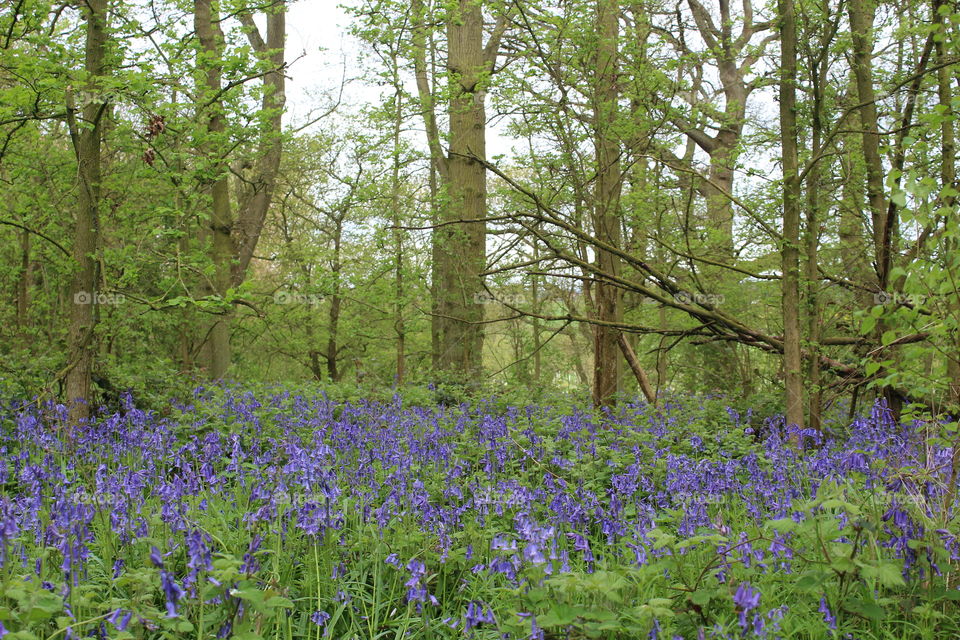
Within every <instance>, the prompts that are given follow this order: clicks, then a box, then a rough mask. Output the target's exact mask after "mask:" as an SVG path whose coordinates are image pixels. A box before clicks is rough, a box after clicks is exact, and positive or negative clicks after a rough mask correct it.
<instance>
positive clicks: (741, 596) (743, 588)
mask: <svg viewBox="0 0 960 640" xmlns="http://www.w3.org/2000/svg"><path fill="white" fill-rule="evenodd" d="M733 603H734V604H735V605H736V606H737V612H738V613H739V621H740V628H741V629H746V628H747V613H748V612H749V611H751V610H753V609H756V608H757V607H758V606H760V592H759V591H755V590H754V589H753V588H752V587H751V586H750V583H749V582H741V583H740V586H739V587H737V592H736V593H735V594H734V595H733Z"/></svg>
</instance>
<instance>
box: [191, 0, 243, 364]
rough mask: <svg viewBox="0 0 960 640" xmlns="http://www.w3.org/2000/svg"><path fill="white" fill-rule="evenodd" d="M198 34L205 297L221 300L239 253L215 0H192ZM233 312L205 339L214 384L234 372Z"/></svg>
mask: <svg viewBox="0 0 960 640" xmlns="http://www.w3.org/2000/svg"><path fill="white" fill-rule="evenodd" d="M193 6H194V14H193V19H194V30H195V31H196V34H197V39H198V40H199V41H200V49H199V50H198V52H197V68H198V71H200V73H201V80H202V83H203V92H202V93H201V96H202V97H201V99H203V97H208V99H209V106H208V107H207V110H206V112H205V113H201V114H198V117H200V118H201V120H202V121H203V122H204V125H203V126H204V129H205V131H204V137H205V138H206V145H205V146H206V147H207V156H206V159H207V161H208V162H209V163H210V173H211V174H212V177H211V178H210V179H209V182H208V183H207V184H206V185H205V190H206V191H207V192H208V193H209V194H210V198H211V206H210V213H209V216H208V218H207V226H206V229H204V235H206V236H207V238H208V239H209V241H210V258H211V261H212V262H213V264H214V275H213V278H212V281H211V282H209V283H208V285H207V287H206V288H207V291H206V293H207V294H208V295H212V296H218V297H220V298H223V297H225V296H226V293H227V290H228V289H229V288H230V286H231V284H232V283H233V269H234V267H233V260H234V257H235V256H236V255H237V247H236V244H235V243H234V239H233V236H232V233H233V212H232V207H231V204H230V188H229V183H228V180H227V169H226V166H225V165H226V162H225V160H224V158H223V148H224V146H225V144H224V141H223V137H224V135H225V130H226V117H225V114H224V105H223V100H222V99H221V97H220V95H219V94H220V91H221V89H222V87H221V82H222V70H221V68H222V65H223V46H224V39H223V31H222V30H221V29H220V19H219V16H217V14H216V11H215V10H214V7H213V5H212V2H211V0H194V4H193ZM230 319H231V311H230V309H228V308H226V307H224V308H223V309H222V310H221V312H220V314H219V315H217V316H215V319H214V320H213V324H212V326H211V327H210V329H209V331H208V335H207V340H206V345H205V348H204V351H205V356H206V365H207V375H208V376H209V377H210V378H211V379H212V380H221V379H223V378H224V377H225V376H226V374H227V370H228V369H229V367H230V361H231V354H230Z"/></svg>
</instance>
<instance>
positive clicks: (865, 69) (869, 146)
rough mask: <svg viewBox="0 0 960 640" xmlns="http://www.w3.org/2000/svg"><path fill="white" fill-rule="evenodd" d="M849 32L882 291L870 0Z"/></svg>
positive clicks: (887, 247)
mask: <svg viewBox="0 0 960 640" xmlns="http://www.w3.org/2000/svg"><path fill="white" fill-rule="evenodd" d="M849 14H850V34H851V36H852V39H853V65H852V66H853V74H854V78H855V80H856V84H857V98H858V99H859V103H858V104H859V105H860V108H859V109H858V111H859V114H860V131H861V143H862V145H863V159H864V163H865V165H866V174H867V203H868V205H869V208H870V219H871V222H872V228H873V245H874V255H875V265H876V272H877V287H878V289H879V290H880V291H881V292H887V291H888V289H889V284H890V283H889V276H890V269H891V264H892V263H891V260H892V253H893V252H892V250H891V247H892V242H893V236H894V234H893V233H891V229H890V223H891V222H892V221H890V220H888V219H887V216H888V213H889V212H888V208H887V198H886V195H885V194H884V189H883V182H884V169H883V159H882V157H881V155H880V125H879V116H878V114H877V101H876V91H875V90H874V86H873V21H874V7H873V4H872V2H871V0H850V3H849ZM886 328H887V327H886V323H885V322H884V321H883V320H882V319H881V320H880V321H879V322H877V326H876V328H875V330H874V335H875V336H876V339H877V343H878V344H879V342H880V337H881V336H882V335H883V333H884V332H885V331H886ZM883 397H884V398H885V399H886V401H887V406H888V407H889V408H890V410H891V412H892V413H893V415H894V417H895V418H898V417H899V416H900V410H901V407H902V403H903V400H902V398H901V396H900V394H899V393H896V392H895V390H894V389H891V388H884V389H883Z"/></svg>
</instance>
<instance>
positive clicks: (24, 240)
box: [17, 231, 33, 330]
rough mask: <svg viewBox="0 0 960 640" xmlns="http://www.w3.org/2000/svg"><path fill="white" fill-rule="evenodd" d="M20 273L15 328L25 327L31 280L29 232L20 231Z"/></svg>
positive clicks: (18, 275)
mask: <svg viewBox="0 0 960 640" xmlns="http://www.w3.org/2000/svg"><path fill="white" fill-rule="evenodd" d="M19 236H20V272H19V273H18V274H17V327H18V328H19V329H21V330H23V329H25V328H26V327H27V323H28V320H27V313H28V311H29V308H30V280H31V279H32V278H33V269H32V265H33V263H32V262H31V260H30V232H29V231H20V233H19Z"/></svg>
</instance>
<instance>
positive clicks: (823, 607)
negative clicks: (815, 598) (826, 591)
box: [817, 596, 837, 631]
mask: <svg viewBox="0 0 960 640" xmlns="http://www.w3.org/2000/svg"><path fill="white" fill-rule="evenodd" d="M817 611H819V612H820V613H822V614H823V621H824V622H826V623H827V626H828V627H830V629H831V630H833V631H836V630H837V617H836V616H835V615H833V612H832V611H830V606H829V605H828V604H827V599H826V598H825V597H823V596H821V597H820V608H819V609H817Z"/></svg>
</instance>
